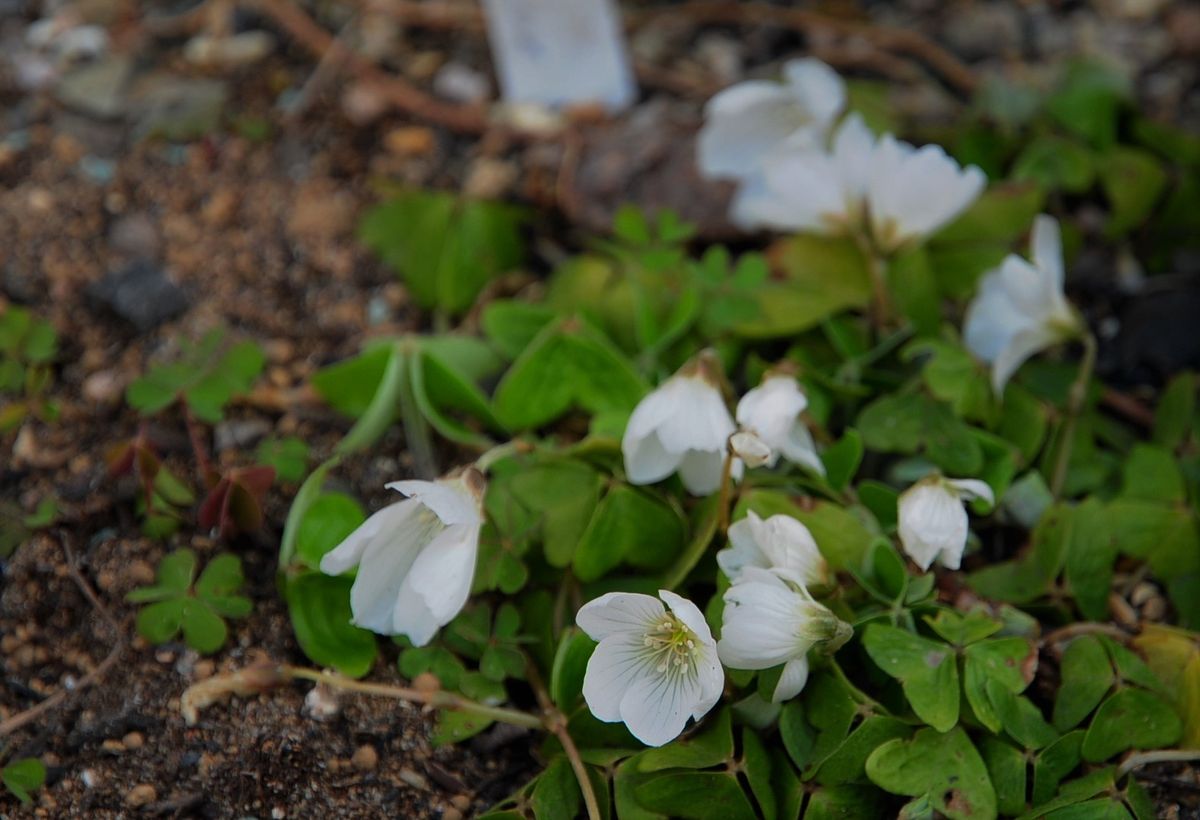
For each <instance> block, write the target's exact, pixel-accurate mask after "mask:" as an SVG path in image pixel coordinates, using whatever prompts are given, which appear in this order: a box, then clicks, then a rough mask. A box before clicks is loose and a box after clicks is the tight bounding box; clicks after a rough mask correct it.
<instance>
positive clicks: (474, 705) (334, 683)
mask: <svg viewBox="0 0 1200 820" xmlns="http://www.w3.org/2000/svg"><path fill="white" fill-rule="evenodd" d="M279 672H280V674H281V677H282V678H283V679H284V680H310V681H314V682H316V683H321V684H324V685H325V686H329V687H332V688H334V689H341V690H343V691H346V692H359V693H361V694H364V695H378V696H380V697H385V698H396V699H397V700H405V701H408V702H409V703H422V704H424V705H426V706H433V707H435V708H437V709H452V710H454V711H456V712H466V713H468V714H472V715H478V716H479V717H482V718H487V719H488V720H498V721H501V722H503V723H511V724H512V725H513V726H523V727H525V728H526V729H544V728H546V724H545V722H544V721H543V720H542V719H541V718H539V717H537V716H536V715H531V714H529V713H528V712H522V711H520V710H517V709H505V708H504V707H502V706H488V705H487V704H484V703H479V702H477V701H473V700H469V699H468V698H464V697H463V696H461V695H457V694H455V693H454V692H445V691H442V690H441V689H437V690H434V691H429V692H427V691H423V690H420V689H410V688H408V687H404V686H392V685H390V684H386V683H369V682H367V681H359V680H354V679H353V678H348V677H346V676H345V675H339V674H338V673H336V672H329V671H325V670H321V669H309V668H306V667H303V666H290V665H287V664H285V665H282V666H280V667H279Z"/></svg>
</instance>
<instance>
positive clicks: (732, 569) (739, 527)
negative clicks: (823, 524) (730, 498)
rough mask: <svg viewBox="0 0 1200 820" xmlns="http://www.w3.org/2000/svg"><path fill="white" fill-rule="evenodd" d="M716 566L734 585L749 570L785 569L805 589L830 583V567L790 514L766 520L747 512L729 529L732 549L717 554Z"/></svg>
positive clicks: (809, 533)
mask: <svg viewBox="0 0 1200 820" xmlns="http://www.w3.org/2000/svg"><path fill="white" fill-rule="evenodd" d="M717 564H718V565H719V566H720V567H721V571H722V572H724V573H725V575H726V576H727V577H728V578H729V580H730V581H732V582H734V583H737V581H738V579H739V578H740V577H741V575H742V572H743V571H744V570H745V569H746V568H748V567H757V568H759V569H778V570H782V571H784V572H787V573H789V574H791V575H793V576H795V577H796V578H798V579H799V580H800V583H802V584H804V585H805V586H806V587H810V586H814V587H816V586H824V585H826V584H828V583H829V582H830V580H831V575H830V572H829V564H827V563H826V562H825V558H824V556H822V555H821V551H820V550H819V549H818V548H817V542H816V540H815V539H814V538H813V537H812V533H811V532H809V531H808V527H806V526H804V525H803V524H801V523H800V522H799V521H797V520H796V519H794V518H792V517H791V516H790V515H772V516H771V517H770V518H768V519H766V520H765V521H764V520H763V519H761V518H759V517H758V515H757V514H756V513H755V512H754V510H750V511H749V512H747V513H746V517H745V518H742V519H739V520H738V521H735V522H734V523H733V525H732V526H730V527H729V547H728V548H726V549H723V550H721V551H720V552H718V553H717Z"/></svg>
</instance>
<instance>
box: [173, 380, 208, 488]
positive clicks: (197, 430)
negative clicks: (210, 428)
mask: <svg viewBox="0 0 1200 820" xmlns="http://www.w3.org/2000/svg"><path fill="white" fill-rule="evenodd" d="M180 404H182V405H183V422H184V424H186V425H187V432H188V441H189V442H191V445H192V454H193V455H195V457H196V469H198V470H199V471H200V480H201V481H203V482H204V485H205V486H206V487H207V486H209V485H210V483H211V482H212V481H213V480H214V479H215V474H214V472H213V468H212V462H211V461H209V458H208V446H207V445H206V444H205V443H204V430H202V429H201V427H200V422H199V421H197V420H196V417H195V416H194V415H192V408H190V407H188V403H187V402H186V401H181V402H180Z"/></svg>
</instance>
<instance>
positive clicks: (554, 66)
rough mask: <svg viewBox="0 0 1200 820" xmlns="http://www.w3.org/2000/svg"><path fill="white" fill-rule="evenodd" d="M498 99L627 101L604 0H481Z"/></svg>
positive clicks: (628, 81)
mask: <svg viewBox="0 0 1200 820" xmlns="http://www.w3.org/2000/svg"><path fill="white" fill-rule="evenodd" d="M483 6H484V11H485V13H486V17H487V28H488V40H489V41H490V42H491V46H492V52H493V55H494V59H495V60H496V68H497V73H498V74H499V76H500V87H501V90H502V92H503V95H504V100H505V102H509V103H539V104H542V105H547V106H553V107H559V106H566V105H581V104H586V103H600V104H602V105H604V106H605V107H606V108H608V109H609V110H618V109H622V108H624V107H626V106H627V105H629V104H630V103H631V102H632V101H633V98H634V95H635V93H636V89H635V88H634V81H633V72H632V71H631V70H630V66H629V56H628V52H627V51H626V48H625V40H624V35H623V33H622V31H621V25H620V20H619V19H618V17H617V14H616V10H615V8H614V5H613V3H612V2H611V0H483Z"/></svg>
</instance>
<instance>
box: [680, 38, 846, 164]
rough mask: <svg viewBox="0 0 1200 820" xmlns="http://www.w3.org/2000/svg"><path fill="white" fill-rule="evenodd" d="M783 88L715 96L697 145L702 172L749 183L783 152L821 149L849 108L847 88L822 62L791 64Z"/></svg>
mask: <svg viewBox="0 0 1200 820" xmlns="http://www.w3.org/2000/svg"><path fill="white" fill-rule="evenodd" d="M783 75H784V80H785V82H784V83H775V82H768V81H764V80H751V81H749V82H744V83H738V84H737V85H734V86H731V87H729V88H727V89H725V90H724V91H722V92H720V93H719V94H717V95H715V96H714V97H713V98H712V99H711V100H709V101H708V104H707V105H706V106H705V109H704V127H703V128H702V129H701V131H700V135H699V137H698V138H697V142H696V153H697V159H698V161H699V165H700V171H701V173H703V174H704V175H705V176H710V177H733V178H738V179H740V178H745V177H748V176H751V175H753V174H754V173H755V171H756V170H757V168H758V164H759V161H760V160H761V159H762V158H763V157H764V156H765V155H766V154H767V153H769V152H770V151H772V150H774V149H776V148H779V147H780V146H792V147H794V146H802V147H816V146H819V145H823V144H824V142H825V139H826V138H827V136H828V134H829V127H830V125H831V124H832V123H833V120H834V117H836V116H837V115H838V113H839V112H840V111H841V110H842V107H843V106H844V105H845V104H846V86H845V83H843V82H842V78H841V77H839V76H838V74H837V72H835V71H834V70H833V69H832V68H830V67H829V66H827V65H825V63H823V62H821V61H820V60H813V59H806V60H792V61H790V62H788V63H787V64H786V65H785V66H784V67H783Z"/></svg>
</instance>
